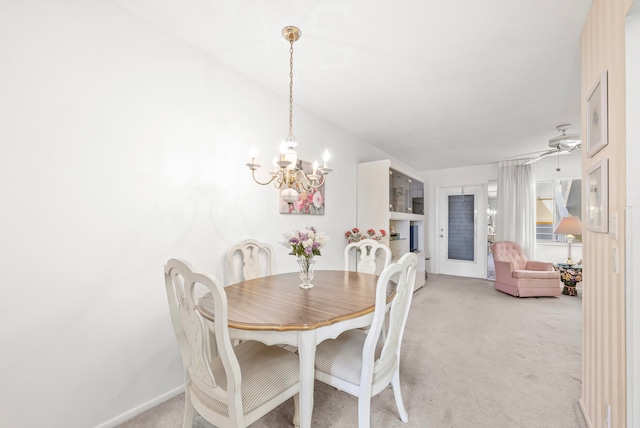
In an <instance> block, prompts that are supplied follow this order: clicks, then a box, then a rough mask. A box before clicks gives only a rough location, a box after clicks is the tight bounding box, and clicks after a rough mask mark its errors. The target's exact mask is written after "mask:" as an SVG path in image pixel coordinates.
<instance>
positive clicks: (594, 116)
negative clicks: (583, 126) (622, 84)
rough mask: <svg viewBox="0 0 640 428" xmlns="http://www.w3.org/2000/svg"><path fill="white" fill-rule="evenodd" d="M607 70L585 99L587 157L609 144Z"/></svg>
mask: <svg viewBox="0 0 640 428" xmlns="http://www.w3.org/2000/svg"><path fill="white" fill-rule="evenodd" d="M607 92H608V90H607V70H605V71H603V72H602V73H600V76H598V80H597V81H596V83H595V85H593V89H591V92H589V97H588V98H587V118H586V119H587V156H588V157H592V156H593V155H595V154H596V153H598V152H599V151H600V150H602V148H603V147H604V146H606V145H607V144H609V130H608V128H609V114H608V112H607V109H608V107H607V99H608V94H607Z"/></svg>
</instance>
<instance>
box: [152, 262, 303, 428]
mask: <svg viewBox="0 0 640 428" xmlns="http://www.w3.org/2000/svg"><path fill="white" fill-rule="evenodd" d="M164 272H165V285H166V291H167V298H168V301H169V311H170V313H171V320H172V322H173V329H174V331H175V334H176V339H177V341H178V346H179V348H180V354H181V357H182V362H183V365H184V368H185V410H184V420H183V426H184V427H191V426H192V424H193V418H194V415H195V411H197V412H198V413H199V414H200V415H201V416H202V417H203V418H204V419H206V420H207V421H208V422H210V423H212V424H214V425H216V426H219V427H234V428H235V427H246V426H247V425H249V424H251V423H253V422H255V421H256V420H258V419H259V418H261V417H262V416H264V415H265V414H267V413H268V412H270V411H271V410H272V409H274V408H275V407H277V406H279V405H280V404H281V403H283V402H284V401H286V400H288V399H289V398H291V397H293V398H294V409H295V410H294V420H293V423H294V425H296V426H297V425H298V423H299V414H298V393H299V391H300V365H299V359H298V356H297V355H295V354H293V353H291V352H289V351H286V350H285V349H283V348H281V347H279V346H267V345H264V344H262V343H260V342H255V341H245V342H243V343H241V344H240V345H238V346H235V347H232V346H231V339H230V337H229V328H228V326H227V296H226V293H225V291H224V288H223V286H222V284H221V283H220V282H219V281H218V280H217V279H216V278H214V277H213V276H212V275H209V274H203V273H198V272H195V271H194V270H193V268H192V267H191V265H190V264H189V263H188V262H185V261H182V260H178V259H171V260H169V261H168V262H167V264H166V265H165V270H164ZM201 287H204V289H202V290H201V289H200V288H201ZM205 292H210V293H211V295H212V297H213V302H214V307H215V321H214V322H209V321H207V320H205V319H204V318H203V317H202V316H201V315H200V313H199V312H198V309H197V304H198V297H196V296H202V295H203V294H204V293H205ZM210 330H213V332H214V334H213V335H210V334H209V331H210ZM211 337H213V338H214V340H215V342H216V345H217V349H218V356H217V357H212V356H211V352H210V346H209V345H210V344H209V341H210V340H211Z"/></svg>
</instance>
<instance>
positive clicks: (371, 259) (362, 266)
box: [344, 239, 391, 274]
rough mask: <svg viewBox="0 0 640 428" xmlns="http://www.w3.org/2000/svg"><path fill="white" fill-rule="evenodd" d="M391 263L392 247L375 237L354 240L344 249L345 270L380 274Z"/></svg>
mask: <svg viewBox="0 0 640 428" xmlns="http://www.w3.org/2000/svg"><path fill="white" fill-rule="evenodd" d="M354 253H355V254H354ZM354 261H355V262H354ZM389 263H391V249H390V248H389V247H388V246H386V245H385V244H382V243H380V242H378V241H376V240H375V239H363V240H361V241H358V242H352V243H350V244H348V245H347V246H346V247H345V249H344V270H353V271H356V272H362V273H371V274H380V272H382V270H383V269H384V268H386V267H387V266H388V265H389Z"/></svg>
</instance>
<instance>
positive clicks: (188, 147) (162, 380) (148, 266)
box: [0, 0, 385, 428]
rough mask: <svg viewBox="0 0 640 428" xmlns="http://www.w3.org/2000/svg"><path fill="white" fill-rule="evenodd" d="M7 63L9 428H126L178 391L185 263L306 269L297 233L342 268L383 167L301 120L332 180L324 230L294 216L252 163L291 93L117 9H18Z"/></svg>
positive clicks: (3, 228) (1, 216)
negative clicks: (171, 266)
mask: <svg viewBox="0 0 640 428" xmlns="http://www.w3.org/2000/svg"><path fill="white" fill-rule="evenodd" d="M0 57H1V58H3V65H2V67H0V85H1V86H0V92H1V93H2V96H1V97H0V117H2V120H0V142H1V143H0V144H1V147H2V149H1V154H0V182H1V183H2V187H0V195H1V197H2V208H1V209H0V236H2V247H1V248H0V256H1V257H2V260H3V261H2V267H3V284H4V286H3V290H4V292H3V296H2V299H0V326H1V327H0V343H2V353H1V355H2V357H1V358H2V359H1V361H2V364H0V379H2V381H1V382H0V426H3V427H5V426H6V427H36V426H38V427H44V426H47V427H83V428H84V427H90V426H96V425H99V424H102V423H105V422H107V421H111V423H117V422H118V421H119V420H120V418H121V417H124V416H127V415H128V416H131V415H132V414H131V413H129V414H127V413H126V412H128V411H131V410H132V409H134V410H133V412H134V413H135V412H136V411H139V410H141V409H143V408H144V407H145V406H146V405H149V404H152V403H153V400H154V399H157V398H158V397H161V398H162V397H163V394H172V393H176V391H177V388H179V387H180V385H181V384H182V381H183V379H182V365H181V361H180V359H179V354H178V350H177V346H176V343H175V338H174V336H173V331H172V329H171V325H170V321H169V313H168V307H167V303H166V296H165V294H164V293H165V292H164V283H163V274H162V272H163V264H164V262H165V261H166V260H167V259H168V258H169V257H183V258H186V259H188V260H190V261H191V262H192V263H193V264H195V266H197V267H198V268H199V269H202V270H206V271H209V272H211V273H213V274H214V275H216V276H218V277H219V278H222V277H223V272H222V257H223V253H224V251H225V250H226V249H227V248H228V247H229V246H230V245H232V244H234V243H236V242H238V241H240V240H242V239H245V238H248V237H253V238H257V239H260V240H263V241H267V242H270V243H272V244H273V245H274V246H275V247H276V249H277V251H278V254H277V259H276V269H277V271H278V272H283V271H293V270H295V269H296V264H295V262H294V260H293V258H292V257H291V256H287V255H286V253H287V251H286V249H285V248H284V247H283V246H281V245H278V243H279V242H281V241H282V234H283V233H284V232H288V231H290V230H292V229H294V228H300V227H304V226H306V225H315V226H317V227H318V228H319V229H320V230H324V231H326V232H327V233H328V234H329V235H330V237H331V241H330V242H329V244H328V246H327V247H326V248H325V249H324V250H323V256H322V258H321V259H320V260H319V262H318V263H319V265H318V267H319V268H325V269H331V268H340V267H341V266H342V249H343V247H344V244H345V243H344V240H343V233H344V231H345V230H346V229H347V228H350V227H353V226H354V225H355V206H356V205H355V204H356V198H355V191H356V163H357V162H358V161H365V160H371V159H379V158H384V157H385V155H384V154H383V153H380V152H379V151H377V150H376V149H373V148H372V147H370V146H368V145H365V144H363V143H362V142H360V141H356V140H355V139H354V138H353V137H351V136H350V135H348V134H346V133H344V132H342V131H340V130H338V129H336V128H335V127H332V126H330V125H329V124H327V123H325V122H323V121H321V120H318V119H317V118H315V117H313V116H312V115H310V114H308V113H306V112H305V111H303V110H302V109H300V108H298V107H297V110H296V129H297V131H296V135H297V136H298V137H299V138H300V140H301V141H302V142H303V143H302V144H301V146H300V150H299V153H300V155H301V157H302V158H303V159H308V160H313V159H314V158H315V157H316V156H319V155H320V151H321V150H322V149H324V148H325V147H326V148H328V149H329V151H330V152H331V153H332V154H333V156H334V157H333V160H332V167H333V168H334V172H333V173H332V174H331V175H330V176H329V179H328V184H327V190H326V215H325V216H317V217H311V216H292V215H280V214H278V206H277V193H276V190H275V189H273V188H272V187H261V186H258V185H256V184H254V183H253V182H252V180H251V178H250V174H249V170H248V169H247V168H246V167H245V166H244V164H245V163H246V162H247V161H248V150H249V148H250V147H251V146H252V145H255V146H257V147H258V149H259V150H260V152H261V153H262V154H264V159H263V163H264V164H267V165H268V164H269V163H270V162H269V160H268V159H270V156H272V155H273V154H275V152H276V150H277V146H278V144H279V141H280V140H281V139H282V138H283V137H285V136H286V133H287V125H288V124H287V122H286V107H287V101H286V95H287V94H273V93H270V92H268V91H266V90H264V89H262V88H261V87H259V86H257V84H255V83H253V82H251V81H248V80H246V79H245V78H243V77H241V76H239V75H238V74H236V73H234V72H231V71H230V70H228V69H227V68H225V67H224V66H221V65H220V64H217V63H214V62H212V61H210V60H209V59H207V57H206V56H204V55H202V54H201V53H199V52H197V51H195V50H193V49H192V48H190V47H188V46H186V45H184V44H183V43H181V42H179V41H177V40H176V39H174V38H172V37H170V36H168V35H166V34H164V33H163V32H161V31H159V30H157V29H155V28H153V27H151V26H149V25H148V24H147V23H146V22H144V21H142V20H140V19H139V18H136V17H135V16H133V15H131V14H130V13H128V12H126V11H124V10H123V9H122V8H121V7H119V6H118V5H115V4H113V3H112V2H109V1H106V0H102V1H93V2H60V1H43V0H41V1H29V2H22V1H20V0H11V1H9V0H5V1H3V3H2V12H1V13H0ZM283 78H286V76H283ZM283 118H284V119H285V120H283ZM136 406H142V407H138V408H137V409H136ZM123 415H124V416H123Z"/></svg>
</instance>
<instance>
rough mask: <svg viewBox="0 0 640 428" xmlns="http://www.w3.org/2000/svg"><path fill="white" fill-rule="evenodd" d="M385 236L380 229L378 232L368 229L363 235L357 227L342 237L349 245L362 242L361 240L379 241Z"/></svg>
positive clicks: (383, 231) (385, 233)
mask: <svg viewBox="0 0 640 428" xmlns="http://www.w3.org/2000/svg"><path fill="white" fill-rule="evenodd" d="M385 236H387V232H386V231H385V230H384V229H380V230H379V231H378V232H376V231H375V230H374V229H368V230H367V233H366V234H363V233H361V232H360V229H358V228H357V227H354V228H353V229H349V230H347V231H346V232H345V234H344V237H345V238H346V239H347V242H348V243H349V244H351V243H352V242H358V241H362V240H363V239H375V240H376V241H380V240H381V239H383V238H384V237H385Z"/></svg>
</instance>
